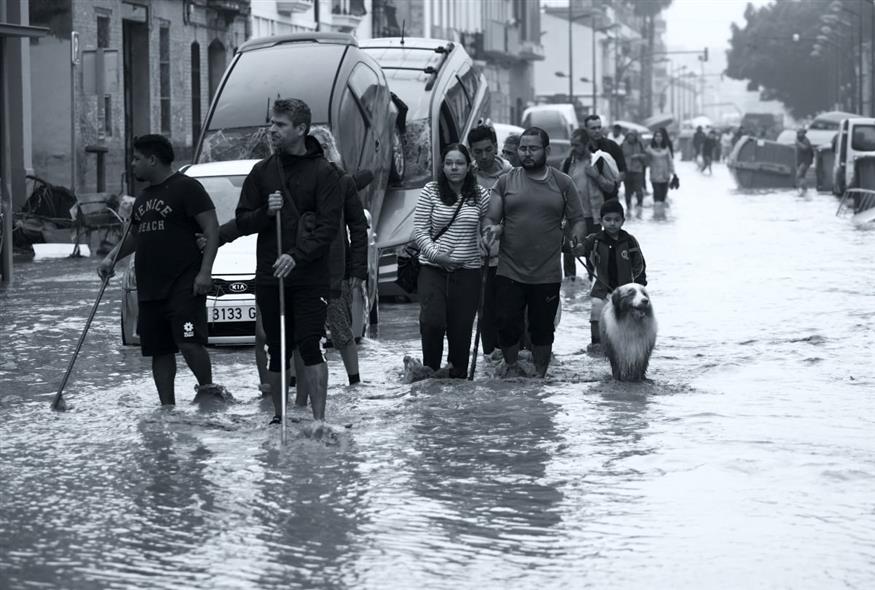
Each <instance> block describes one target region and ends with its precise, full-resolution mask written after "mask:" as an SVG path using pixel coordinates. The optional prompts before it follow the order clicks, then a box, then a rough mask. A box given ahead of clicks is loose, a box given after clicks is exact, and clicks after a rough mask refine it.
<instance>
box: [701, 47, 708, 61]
mask: <svg viewBox="0 0 875 590" xmlns="http://www.w3.org/2000/svg"><path fill="white" fill-rule="evenodd" d="M702 61H708V48H707V47H706V48H705V49H703V50H702Z"/></svg>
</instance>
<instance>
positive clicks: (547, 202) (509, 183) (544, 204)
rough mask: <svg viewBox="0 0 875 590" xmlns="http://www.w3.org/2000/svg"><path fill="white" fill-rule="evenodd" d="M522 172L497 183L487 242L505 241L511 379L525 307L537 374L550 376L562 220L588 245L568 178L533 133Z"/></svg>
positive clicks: (501, 261) (505, 340) (505, 325)
mask: <svg viewBox="0 0 875 590" xmlns="http://www.w3.org/2000/svg"><path fill="white" fill-rule="evenodd" d="M518 151H519V155H520V164H521V165H522V167H521V168H514V169H513V170H511V171H510V172H508V173H506V174H505V175H504V176H502V177H501V178H499V180H498V182H497V183H496V184H495V186H494V187H493V189H492V198H491V200H490V204H489V212H488V214H487V216H486V217H487V224H488V225H487V227H486V228H485V230H484V240H485V241H486V243H487V244H491V243H492V242H493V241H494V240H496V239H498V238H499V237H500V238H501V247H500V251H499V256H498V272H497V276H496V279H495V280H496V291H497V292H498V293H500V294H501V296H500V297H499V301H498V310H497V319H498V326H499V328H498V344H499V346H500V347H501V350H502V353H503V355H504V361H505V363H506V364H507V369H508V375H518V374H520V373H521V372H520V370H519V365H518V364H517V360H518V356H519V340H520V336H521V335H522V332H523V327H524V321H523V314H524V312H525V310H526V309H528V320H529V334H530V336H531V340H532V357H533V359H534V362H535V368H536V369H537V371H538V375H540V376H541V377H543V376H544V375H546V373H547V366H548V365H549V363H550V355H551V352H552V348H553V318H554V317H555V315H556V310H557V308H558V306H559V286H560V284H561V282H562V262H561V249H562V220H563V219H565V220H566V222H567V223H568V224H570V225H571V226H572V229H571V238H572V243H577V242H581V241H583V238H584V236H585V233H586V225H585V223H584V220H583V209H582V207H581V204H580V197H579V195H578V193H577V188H576V187H575V186H574V182H572V180H571V178H570V177H569V176H568V175H566V174H563V173H562V172H559V171H558V170H556V169H555V168H552V167H550V166H547V156H548V155H549V153H550V138H549V136H548V135H547V133H546V132H544V130H543V129H539V128H538V127H530V128H529V129H526V131H525V132H523V134H522V136H521V137H520V146H519V150H518Z"/></svg>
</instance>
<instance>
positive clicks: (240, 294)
mask: <svg viewBox="0 0 875 590" xmlns="http://www.w3.org/2000/svg"><path fill="white" fill-rule="evenodd" d="M256 162H258V160H232V161H228V162H211V163H207V164H195V165H193V166H189V167H187V168H186V169H185V170H184V173H185V174H187V175H188V176H191V177H193V178H196V179H197V180H198V181H199V182H200V183H201V184H202V185H203V186H204V188H205V189H206V191H207V193H208V194H209V195H210V198H211V199H212V200H213V204H214V205H215V207H216V216H217V217H218V219H219V224H220V225H221V224H223V223H226V222H228V221H230V220H232V219H234V210H235V209H236V208H237V202H238V201H239V200H240V190H241V188H242V187H243V181H244V180H245V179H246V176H247V175H248V174H249V172H250V171H251V170H252V166H253V165H255V163H256ZM365 214H366V215H367V216H368V217H369V218H370V214H369V213H368V212H367V211H366V212H365ZM257 240H258V236H256V235H249V236H242V237H239V238H237V239H236V240H234V241H233V242H231V243H229V244H225V245H223V246H222V247H220V248H219V251H218V253H217V254H216V260H215V261H214V262H213V290H212V291H210V293H209V294H208V295H207V335H208V342H209V344H230V345H245V344H254V343H255V248H256V242H257ZM368 244H369V252H368V255H369V260H370V265H371V266H372V267H374V268H376V260H375V259H374V258H375V254H373V253H375V251H376V250H375V248H374V232H373V230H369V232H368ZM134 264H135V262H134V257H133V256H131V257H130V262H129V263H128V265H127V267H126V269H125V273H124V276H123V279H122V289H123V297H122V309H121V325H122V344H139V342H140V338H139V335H138V334H137V315H138V310H139V308H138V305H137V283H136V277H135V275H134ZM366 308H367V309H368V310H369V309H370V308H369V307H368V306H367V303H366V301H365V299H364V297H362V294H361V293H355V294H354V299H353V333H354V334H355V335H356V337H360V336H364V335H365V332H366V330H367V323H368V317H369V314H368V313H367V312H366V311H365V309H366Z"/></svg>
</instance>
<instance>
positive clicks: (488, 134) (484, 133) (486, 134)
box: [468, 125, 498, 145]
mask: <svg viewBox="0 0 875 590" xmlns="http://www.w3.org/2000/svg"><path fill="white" fill-rule="evenodd" d="M484 139H488V140H489V141H491V142H492V143H498V138H497V137H496V136H495V129H494V128H492V126H490V125H478V126H477V127H474V128H472V129H471V131H469V132H468V145H474V144H475V143H477V142H478V141H483V140H484Z"/></svg>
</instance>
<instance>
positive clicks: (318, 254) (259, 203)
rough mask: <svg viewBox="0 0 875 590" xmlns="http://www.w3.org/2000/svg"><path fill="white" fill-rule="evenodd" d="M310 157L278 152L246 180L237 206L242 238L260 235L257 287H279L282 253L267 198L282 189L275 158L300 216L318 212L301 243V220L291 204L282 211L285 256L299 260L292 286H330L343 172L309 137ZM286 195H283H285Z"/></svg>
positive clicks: (257, 253) (308, 154)
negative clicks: (277, 274)
mask: <svg viewBox="0 0 875 590" xmlns="http://www.w3.org/2000/svg"><path fill="white" fill-rule="evenodd" d="M306 146H307V153H306V154H304V155H303V156H290V155H288V154H282V155H277V154H274V155H272V156H270V157H268V158H265V159H264V160H262V161H260V162H258V163H257V164H255V166H253V168H252V172H250V173H249V176H247V177H246V180H245V181H244V182H243V189H242V190H241V192H240V201H239V202H238V203H237V212H236V220H237V228H238V229H239V230H240V233H241V234H242V235H248V234H255V233H257V234H258V246H257V248H256V267H255V281H256V284H258V283H262V284H265V283H266V284H275V283H276V279H275V278H274V276H273V264H274V262H276V259H277V257H278V255H277V235H276V218H275V217H274V216H273V215H270V214H269V213H268V210H267V198H268V195H270V193H272V192H274V191H281V188H280V187H281V185H280V182H283V180H281V179H280V177H279V171H278V170H277V165H276V158H279V159H280V163H281V164H282V168H283V173H284V175H285V179H284V181H285V186H286V189H287V190H286V192H284V193H283V194H284V195H285V194H287V193H289V194H291V198H292V199H293V200H294V204H295V207H296V208H297V210H298V213H299V214H304V213H306V212H313V213H314V214H315V225H314V227H313V228H312V231H310V233H309V235H308V236H307V238H306V239H303V240H301V241H298V240H296V236H297V230H298V216H297V215H295V214H294V213H293V211H292V207H290V206H289V204H288V203H286V204H285V205H284V206H283V208H282V209H281V213H280V217H281V219H282V247H283V252H284V253H286V254H289V255H290V256H291V257H292V258H293V259H294V260H295V268H294V270H292V272H291V273H290V274H289V276H288V277H287V278H286V282H287V283H292V284H295V285H305V286H317V287H326V288H327V287H328V285H329V267H328V249H329V247H330V246H331V242H332V241H333V240H334V238H335V237H336V236H337V231H338V228H339V226H340V215H341V211H342V209H343V193H342V192H341V186H340V177H341V175H340V172H338V170H337V169H336V168H335V167H334V166H333V165H332V164H331V163H330V162H329V161H328V160H326V159H325V158H324V157H323V155H322V148H321V147H320V146H319V143H318V142H317V141H316V140H315V139H314V138H313V137H310V136H307V138H306ZM281 192H282V191H281Z"/></svg>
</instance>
